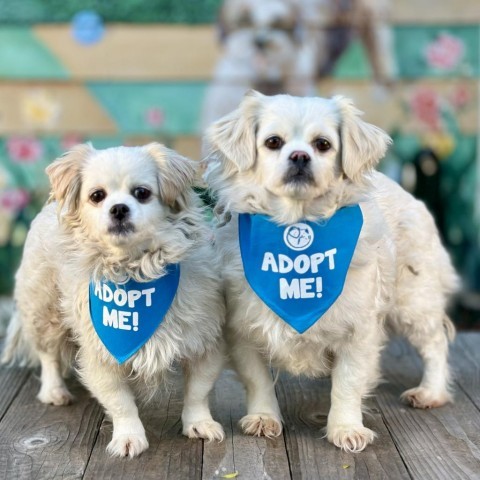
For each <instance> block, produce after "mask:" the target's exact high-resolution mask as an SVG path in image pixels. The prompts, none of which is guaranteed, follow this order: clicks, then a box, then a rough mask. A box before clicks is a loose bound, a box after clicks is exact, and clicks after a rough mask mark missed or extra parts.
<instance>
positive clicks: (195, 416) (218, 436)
mask: <svg viewBox="0 0 480 480" xmlns="http://www.w3.org/2000/svg"><path fill="white" fill-rule="evenodd" d="M224 360H225V359H224V356H223V353H222V351H221V350H220V349H214V350H213V351H210V352H208V353H207V354H205V355H204V356H203V357H202V358H200V359H195V360H194V361H189V362H185V363H184V365H183V372H184V376H185V396H184V403H183V411H182V424H183V434H184V435H186V436H187V437H189V438H205V439H206V440H209V441H212V440H218V441H219V442H221V441H222V440H223V439H224V438H225V433H224V431H223V428H222V426H221V425H220V424H219V423H218V422H216V421H215V420H214V419H213V418H212V414H211V413H210V407H209V405H208V394H209V393H210V391H211V390H212V388H213V386H214V384H215V381H216V380H217V378H218V376H219V375H220V372H221V371H222V368H223V365H224V363H225V362H224Z"/></svg>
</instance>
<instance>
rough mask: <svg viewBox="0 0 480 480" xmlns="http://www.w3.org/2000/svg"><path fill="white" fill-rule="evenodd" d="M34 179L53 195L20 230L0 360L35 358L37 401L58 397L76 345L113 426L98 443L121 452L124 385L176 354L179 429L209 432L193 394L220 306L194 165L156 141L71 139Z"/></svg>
mask: <svg viewBox="0 0 480 480" xmlns="http://www.w3.org/2000/svg"><path fill="white" fill-rule="evenodd" d="M47 174H48V176H49V178H50V182H51V186H52V196H53V197H54V200H55V201H54V202H52V203H49V204H47V205H46V206H45V207H44V208H43V210H42V211H41V212H40V213H39V215H38V216H37V218H36V219H35V220H34V222H33V224H32V227H31V230H30V232H29V234H28V237H27V241H26V244H25V251H24V256H23V259H22V263H21V265H20V268H19V271H18V273H17V277H16V288H15V302H16V309H17V311H16V314H15V315H14V317H13V319H12V322H11V324H10V326H9V331H8V337H7V341H6V346H5V351H4V354H3V359H2V360H3V362H10V361H12V360H14V359H17V360H20V361H23V363H29V364H35V363H38V361H39V362H40V364H41V371H42V373H41V389H40V393H39V394H38V398H39V400H40V401H42V402H44V403H50V404H54V405H66V404H68V403H70V402H71V401H72V396H71V394H70V392H69V391H68V390H67V387H66V385H65V383H64V380H63V378H62V371H63V370H65V369H68V368H69V367H71V366H73V364H72V359H71V357H72V355H71V353H73V352H74V351H77V355H76V357H77V363H78V365H77V366H78V371H79V374H80V377H81V379H82V381H83V382H84V383H85V385H86V386H87V388H88V389H89V390H90V391H91V392H92V394H93V395H94V396H95V397H96V398H97V399H98V400H99V402H100V403H101V404H102V405H103V406H104V407H105V409H106V411H107V413H108V414H109V415H110V416H111V418H112V421H113V438H112V441H111V442H110V443H109V445H108V447H107V450H108V451H109V452H110V453H111V454H112V455H116V456H129V457H134V456H136V455H138V454H139V453H140V452H142V451H143V450H145V449H146V448H147V447H148V441H147V438H146V435H145V429H144V427H143V425H142V422H141V421H140V418H139V416H138V410H137V406H136V403H135V396H134V392H135V393H136V394H137V395H138V397H139V399H140V400H145V399H148V398H149V396H150V395H151V394H153V393H154V391H155V389H156V388H157V387H158V386H159V382H160V380H162V377H163V376H164V374H166V373H167V372H168V371H170V370H171V369H172V367H173V366H174V362H175V363H177V362H180V363H182V366H183V368H184V372H185V377H186V385H185V404H184V408H183V413H182V421H183V433H184V434H185V435H187V436H189V437H192V438H195V437H198V438H207V439H210V440H212V439H217V440H221V439H222V438H223V429H222V427H221V426H220V425H219V424H218V423H217V422H215V421H214V420H213V419H212V416H211V414H210V410H209V406H208V397H207V396H208V392H209V391H210V390H211V388H212V386H213V383H214V381H215V379H216V377H217V376H218V374H219V372H220V369H221V364H222V360H221V358H222V353H221V349H222V348H221V345H222V344H221V328H222V322H223V317H224V304H223V298H222V295H221V289H220V286H219V281H218V272H217V271H216V270H215V261H214V258H213V256H212V253H213V249H212V247H211V233H210V232H209V231H208V229H207V228H206V226H205V224H204V221H203V218H202V210H201V208H200V207H199V206H198V202H197V198H196V196H195V194H194V193H193V192H192V190H191V188H190V187H191V184H192V182H193V179H194V175H195V168H194V164H193V163H192V162H190V161H189V160H187V159H186V158H183V157H181V156H180V155H178V154H177V153H175V152H174V151H172V150H169V149H167V148H165V147H164V146H162V145H160V144H156V143H152V144H149V145H146V146H144V147H118V148H109V149H106V150H95V149H94V148H93V147H92V146H91V145H79V146H77V147H75V148H73V150H72V151H70V152H68V153H67V154H65V155H64V156H63V157H61V158H59V159H57V160H56V161H55V162H54V163H53V164H51V165H50V166H49V167H48V168H47ZM108 282H111V283H108ZM135 282H136V283H135ZM157 282H160V283H157ZM97 310H98V311H99V313H98V314H96V313H95V311H97ZM69 353H70V355H69Z"/></svg>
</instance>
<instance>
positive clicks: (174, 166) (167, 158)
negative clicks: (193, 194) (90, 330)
mask: <svg viewBox="0 0 480 480" xmlns="http://www.w3.org/2000/svg"><path fill="white" fill-rule="evenodd" d="M143 149H144V150H145V151H146V152H147V153H148V154H149V155H150V156H151V157H152V158H153V159H154V160H155V162H156V163H157V166H158V184H159V188H160V197H161V199H162V201H163V202H165V203H166V204H167V205H169V206H174V205H175V203H176V202H177V200H178V197H179V196H180V195H181V194H183V193H184V192H185V191H186V190H189V189H190V187H191V186H192V185H193V182H194V180H195V175H196V172H197V167H196V165H195V163H194V162H193V161H191V160H189V159H188V158H185V157H182V156H181V155H180V154H179V153H177V152H175V151H174V150H171V149H169V148H167V147H165V146H164V145H161V144H160V143H155V142H154V143H149V144H148V145H145V146H144V147H143Z"/></svg>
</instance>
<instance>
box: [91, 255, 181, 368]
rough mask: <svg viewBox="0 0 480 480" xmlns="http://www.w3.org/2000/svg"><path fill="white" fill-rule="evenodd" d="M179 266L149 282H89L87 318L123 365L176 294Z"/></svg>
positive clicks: (152, 329)
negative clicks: (88, 314)
mask: <svg viewBox="0 0 480 480" xmlns="http://www.w3.org/2000/svg"><path fill="white" fill-rule="evenodd" d="M179 280H180V265H178V264H171V265H168V267H167V273H166V274H165V275H164V276H162V277H160V278H158V279H156V280H153V281H151V282H144V283H143V282H136V281H134V280H128V281H126V282H125V283H122V284H115V283H112V282H103V281H100V282H93V281H92V282H90V287H89V300H90V317H91V319H92V323H93V326H94V328H95V331H96V332H97V335H98V336H99V337H100V340H101V341H102V343H103V344H104V345H105V347H106V348H107V350H108V351H109V352H110V353H111V354H112V355H113V356H114V357H115V358H116V359H117V361H118V363H120V364H122V363H123V362H125V361H126V360H128V359H129V358H130V357H131V356H133V355H134V354H135V353H136V352H137V351H138V350H139V349H140V348H141V347H142V346H143V345H144V344H145V343H146V342H147V341H148V340H149V338H150V337H151V336H152V335H153V334H154V333H155V330H156V329H157V328H158V326H159V325H160V323H162V320H163V318H164V317H165V314H166V313H167V311H168V309H169V308H170V305H171V304H172V302H173V299H174V298H175V294H176V293H177V288H178V282H179Z"/></svg>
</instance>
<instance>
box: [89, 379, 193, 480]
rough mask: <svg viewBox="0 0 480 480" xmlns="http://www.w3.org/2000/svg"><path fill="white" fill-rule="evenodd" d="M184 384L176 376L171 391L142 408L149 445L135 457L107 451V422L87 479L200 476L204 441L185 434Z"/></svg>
mask: <svg viewBox="0 0 480 480" xmlns="http://www.w3.org/2000/svg"><path fill="white" fill-rule="evenodd" d="M182 383H183V382H182V378H181V376H180V375H175V377H174V378H172V384H171V385H170V386H169V388H168V391H163V392H160V394H159V395H158V396H157V397H156V398H155V399H154V400H153V401H152V403H149V404H148V405H146V406H143V407H141V408H140V418H141V419H142V422H143V425H144V426H145V430H146V432H147V438H148V441H149V444H150V447H149V448H148V450H147V451H145V452H143V453H142V455H140V456H139V457H137V458H135V459H132V460H130V459H122V458H120V459H119V458H112V457H110V456H109V455H108V454H107V453H106V451H105V449H106V447H107V444H108V443H109V442H110V440H111V438H112V424H111V422H110V421H104V422H103V424H102V426H101V429H100V434H99V436H98V439H97V442H96V444H95V448H94V450H93V452H92V456H91V458H90V462H89V465H88V468H87V471H86V473H85V477H84V479H85V480H88V479H92V480H100V479H102V480H106V479H115V480H120V479H128V480H130V479H132V478H142V479H144V480H150V479H151V480H158V479H163V478H165V479H167V478H168V479H169V480H185V479H189V480H190V479H192V480H193V479H200V478H201V474H202V450H203V442H202V441H201V440H191V439H187V438H185V437H184V436H183V435H182V423H181V418H180V417H181V413H182V405H183V385H182Z"/></svg>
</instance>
